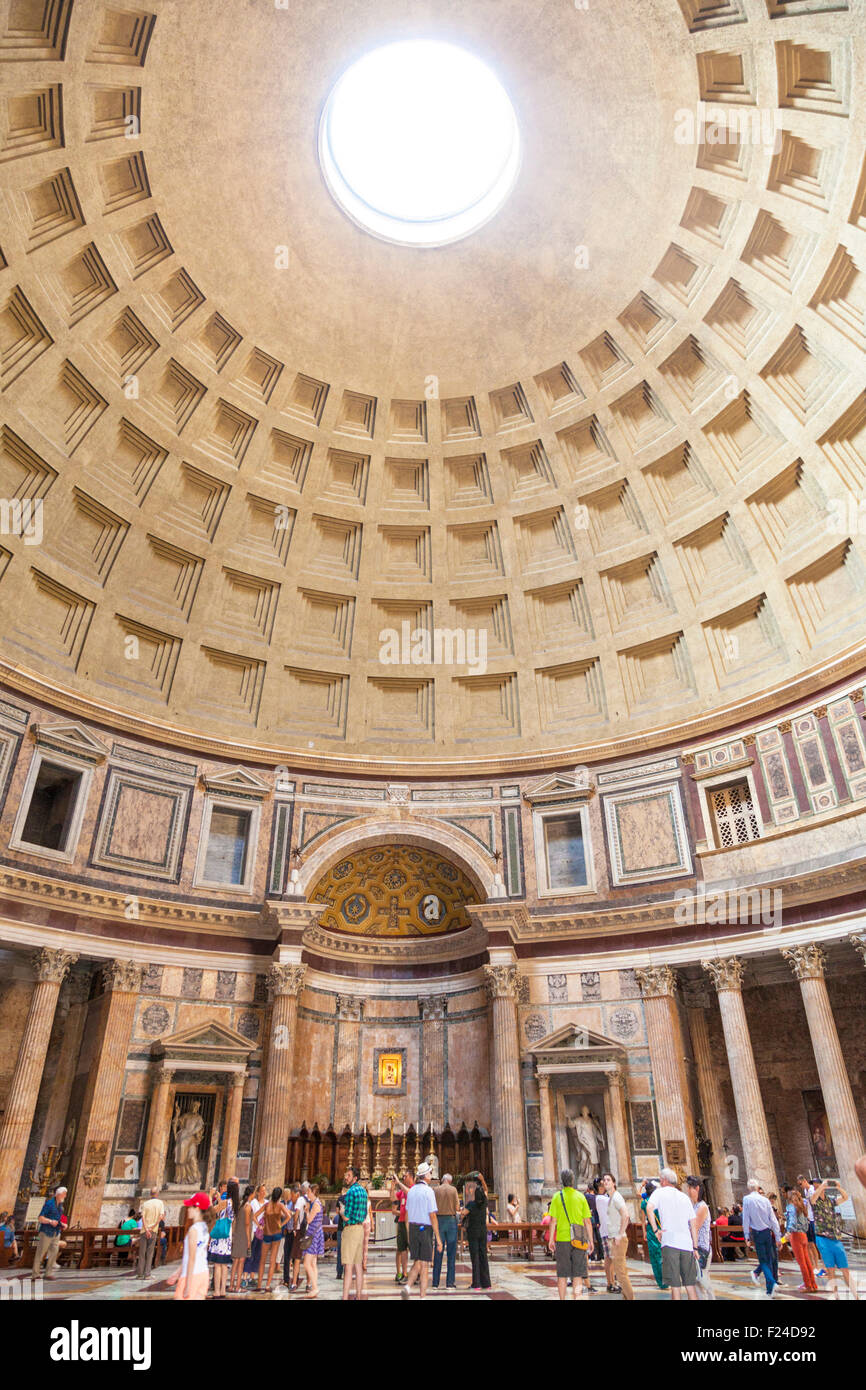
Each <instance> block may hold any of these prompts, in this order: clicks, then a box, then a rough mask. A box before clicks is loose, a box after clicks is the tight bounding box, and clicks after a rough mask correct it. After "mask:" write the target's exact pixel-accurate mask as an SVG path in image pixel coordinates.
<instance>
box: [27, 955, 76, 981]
mask: <svg viewBox="0 0 866 1390" xmlns="http://www.w3.org/2000/svg"><path fill="white" fill-rule="evenodd" d="M77 960H78V956H76V955H73V953H72V952H71V951H56V950H54V948H53V947H51V946H43V947H42V950H41V951H36V952H35V954H34V956H33V973H34V975H35V976H36V978H37V980H39V981H45V980H47V981H49V982H50V983H51V984H53V985H62V984H63V981H64V980H65V979H66V973H67V971H68V970H69V968H70V966H72V965H74V964H75V962H76V961H77Z"/></svg>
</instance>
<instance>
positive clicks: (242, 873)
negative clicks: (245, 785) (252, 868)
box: [204, 806, 252, 887]
mask: <svg viewBox="0 0 866 1390" xmlns="http://www.w3.org/2000/svg"><path fill="white" fill-rule="evenodd" d="M251 818H252V817H251V813H250V812H249V811H236V810H233V809H232V808H231V807H229V806H214V808H213V811H212V812H211V818H210V833H209V835H208V842H207V854H206V856H205V863H204V877H205V879H206V880H207V882H208V883H227V884H233V885H235V886H237V887H242V886H243V884H244V883H245V882H246V873H247V855H248V852H249V842H250V822H251Z"/></svg>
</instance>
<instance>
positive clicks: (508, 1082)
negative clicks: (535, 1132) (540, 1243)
mask: <svg viewBox="0 0 866 1390" xmlns="http://www.w3.org/2000/svg"><path fill="white" fill-rule="evenodd" d="M484 975H485V980H486V985H487V993H488V996H489V998H490V1003H491V1011H492V1015H493V1057H492V1070H491V1077H490V1092H491V1096H492V1098H493V1117H494V1134H493V1166H494V1175H493V1176H494V1183H495V1187H496V1195H497V1197H498V1198H499V1211H500V1215H501V1216H503V1215H504V1213H505V1205H506V1202H507V1201H508V1194H509V1192H514V1193H516V1195H517V1196H518V1197H519V1198H520V1206H521V1210H523V1211H526V1209H527V1198H526V1138H525V1134H524V1127H523V1092H522V1087H521V1084H520V1044H519V1042H518V1037H517V966H516V965H485V967H484Z"/></svg>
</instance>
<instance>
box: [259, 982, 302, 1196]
mask: <svg viewBox="0 0 866 1390" xmlns="http://www.w3.org/2000/svg"><path fill="white" fill-rule="evenodd" d="M305 974H306V966H304V965H274V966H272V967H271V972H270V976H269V986H270V990H271V997H272V1007H271V1030H270V1037H269V1039H268V1063H267V1071H266V1073H265V1078H264V1084H263V1088H262V1118H261V1126H260V1129H259V1161H258V1170H257V1174H256V1176H257V1178H258V1180H259V1181H260V1182H264V1183H267V1185H268V1187H274V1186H275V1185H276V1184H277V1183H284V1182H285V1180H286V1153H287V1150H288V1143H289V1127H290V1126H289V1122H290V1113H291V1103H292V1064H293V1059H294V1044H295V1027H296V1024H297V1018H298V996H299V994H300V992H301V989H302V988H303V983H304V975H305Z"/></svg>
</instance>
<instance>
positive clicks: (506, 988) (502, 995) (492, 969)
mask: <svg viewBox="0 0 866 1390" xmlns="http://www.w3.org/2000/svg"><path fill="white" fill-rule="evenodd" d="M484 984H485V986H486V988H487V993H488V995H489V997H490V998H491V999H515V1000H516V999H517V991H518V988H519V985H518V978H517V966H516V965H485V967H484Z"/></svg>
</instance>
